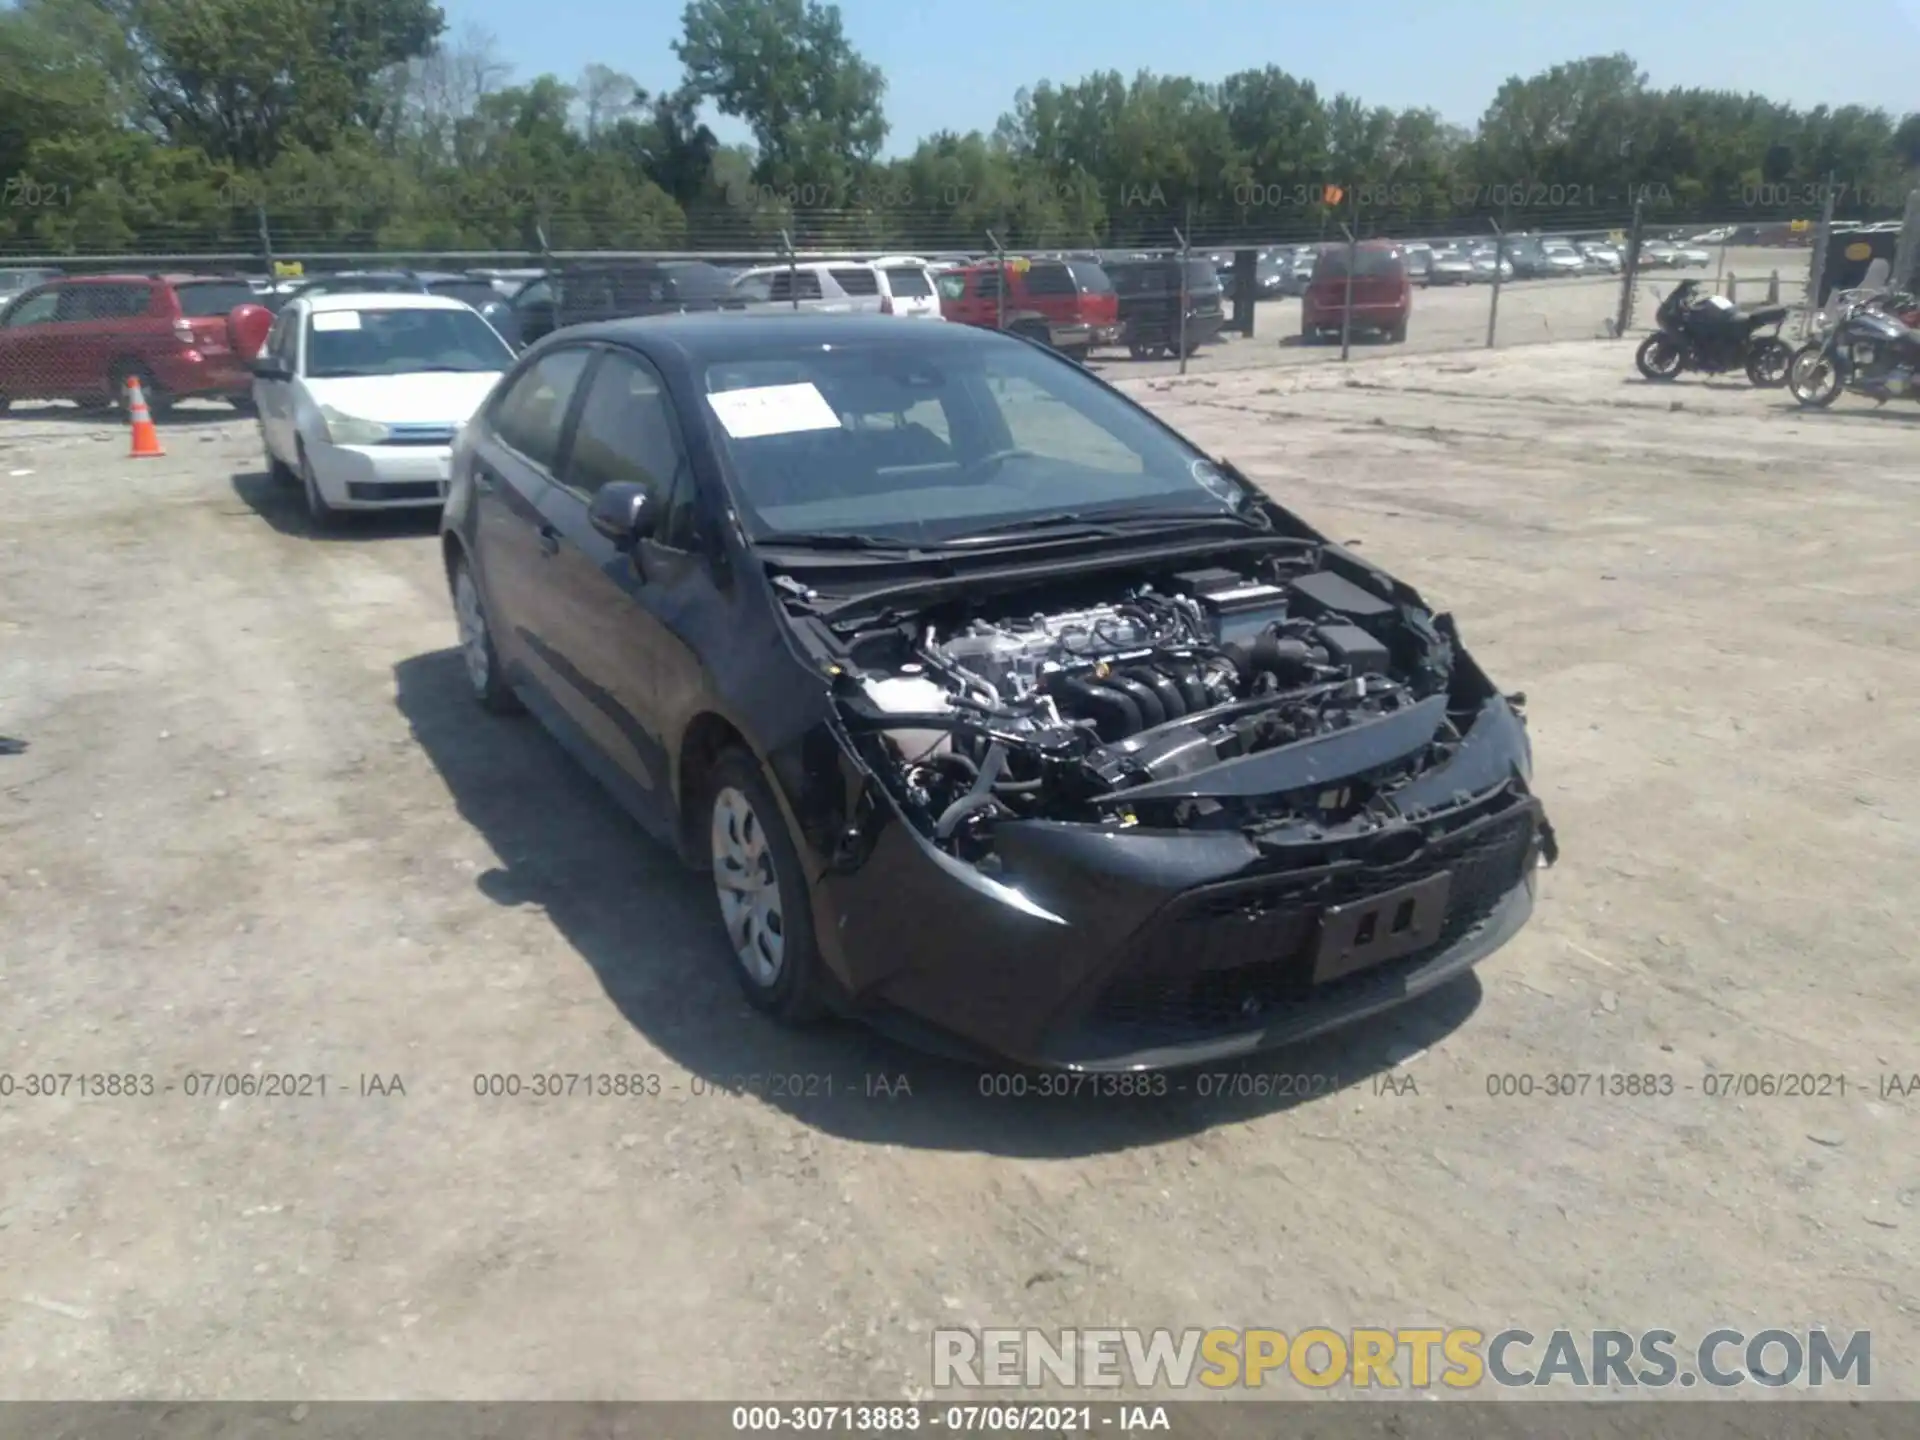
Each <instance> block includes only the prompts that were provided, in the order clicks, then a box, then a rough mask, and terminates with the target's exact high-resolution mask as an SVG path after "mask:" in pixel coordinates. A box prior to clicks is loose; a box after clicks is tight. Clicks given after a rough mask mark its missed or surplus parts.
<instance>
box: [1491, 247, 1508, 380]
mask: <svg viewBox="0 0 1920 1440" xmlns="http://www.w3.org/2000/svg"><path fill="white" fill-rule="evenodd" d="M1487 223H1488V224H1489V225H1491V226H1493V235H1494V240H1493V298H1492V300H1491V301H1490V302H1489V303H1488V305H1487V348H1488V349H1489V350H1491V349H1492V348H1493V337H1494V329H1495V326H1497V325H1498V324H1499V322H1500V267H1501V266H1502V265H1504V264H1506V263H1507V232H1506V228H1505V227H1504V226H1503V225H1501V223H1500V222H1499V221H1498V220H1489V221H1488V222H1487Z"/></svg>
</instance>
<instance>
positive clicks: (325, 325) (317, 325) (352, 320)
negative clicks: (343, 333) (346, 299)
mask: <svg viewBox="0 0 1920 1440" xmlns="http://www.w3.org/2000/svg"><path fill="white" fill-rule="evenodd" d="M313 328H314V329H315V330H358V329H359V328H360V312H359V311H358V310H322V311H321V312H320V313H319V314H317V315H315V316H314V317H313Z"/></svg>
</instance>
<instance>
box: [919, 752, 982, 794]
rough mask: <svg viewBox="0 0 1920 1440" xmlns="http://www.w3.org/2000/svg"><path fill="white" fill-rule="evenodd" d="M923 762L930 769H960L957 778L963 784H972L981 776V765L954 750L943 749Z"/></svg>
mask: <svg viewBox="0 0 1920 1440" xmlns="http://www.w3.org/2000/svg"><path fill="white" fill-rule="evenodd" d="M921 763H922V764H923V765H925V766H926V767H927V769H929V770H956V771H958V772H959V774H958V776H957V777H955V778H957V779H958V780H959V781H960V783H961V784H962V785H968V786H971V785H972V784H973V782H974V781H976V780H978V779H979V778H980V767H979V766H978V765H976V764H974V763H973V761H971V760H969V759H968V758H967V757H966V756H964V755H961V754H958V753H957V752H955V751H952V750H947V751H943V752H941V753H940V754H938V755H935V756H933V757H932V758H931V759H928V760H923V761H922V762H921Z"/></svg>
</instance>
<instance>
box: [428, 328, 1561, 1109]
mask: <svg viewBox="0 0 1920 1440" xmlns="http://www.w3.org/2000/svg"><path fill="white" fill-rule="evenodd" d="M441 543H442V546H443V552H444V560H445V565H446V572H447V578H448V582H449V585H450V588H451V590H452V593H453V601H454V609H455V612H456V615H457V617H458V621H459V633H460V645H461V653H462V655H463V657H464V662H465V672H466V677H467V680H468V682H469V684H470V686H471V688H472V691H473V693H474V695H475V696H476V698H477V699H478V700H479V701H480V702H481V703H482V704H483V705H484V706H485V707H487V708H488V709H491V710H495V711H512V710H515V709H517V708H519V707H521V706H522V705H523V704H524V705H527V706H530V707H531V708H532V709H533V710H534V711H535V713H536V714H537V715H538V716H539V718H540V719H541V720H542V721H543V722H544V723H545V724H546V726H547V727H548V728H549V729H550V730H551V731H552V732H553V733H554V734H555V735H556V736H557V737H559V739H560V740H561V741H562V742H563V744H565V746H566V747H567V748H568V749H569V750H571V751H572V752H573V753H574V754H575V755H577V756H578V757H579V758H580V759H581V760H582V761H583V763H584V764H585V765H586V766H587V767H588V768H589V769H590V770H592V771H593V772H594V773H596V774H597V775H598V776H599V777H600V778H601V779H602V780H603V782H604V783H605V784H606V785H607V787H608V788H609V790H611V791H612V793H613V794H614V795H616V796H617V797H618V798H619V799H620V800H621V801H622V803H623V804H624V805H625V806H626V807H627V808H628V809H629V810H630V811H631V812H632V813H633V814H634V815H635V817H636V818H638V819H639V820H640V822H641V823H642V824H643V825H645V826H646V827H647V828H649V829H650V830H651V831H652V832H653V833H654V834H655V835H656V836H658V837H659V839H660V840H661V841H663V842H664V843H665V844H667V845H669V846H671V847H672V848H673V849H674V850H675V851H677V852H678V853H679V854H680V855H681V856H682V858H684V859H685V860H686V861H687V862H688V863H690V864H691V865H692V866H694V867H696V868H697V869H699V870H702V871H705V872H706V873H707V875H708V876H709V877H710V882H711V884H712V885H713V887H714V891H715V895H716V900H717V904H718V908H719V911H720V916H721V919H722V922H723V924H724V927H725V929H726V933H727V935H728V939H729V948H730V951H731V954H732V957H733V961H732V963H733V968H734V969H735V971H736V972H737V975H738V978H739V980H740V983H741V985H742V986H743V988H744V990H745V993H746V995H747V997H748V999H749V1000H750V1001H751V1002H752V1003H753V1004H754V1005H755V1006H757V1007H759V1008H760V1009H762V1010H764V1011H767V1012H769V1013H771V1014H773V1015H775V1016H777V1017H780V1018H783V1019H785V1020H789V1021H798V1020H802V1019H805V1018H807V1017H809V1016H812V1015H814V1014H817V1013H819V1012H820V1011H822V1010H823V1009H833V1010H837V1011H840V1012H843V1013H850V1014H857V1015H860V1016H863V1017H867V1018H869V1019H871V1020H872V1021H874V1022H875V1023H880V1024H883V1025H890V1026H892V1027H893V1028H895V1029H896V1030H898V1031H900V1032H903V1033H905V1034H906V1035H908V1036H911V1037H917V1038H918V1039H919V1040H921V1041H922V1042H923V1043H927V1044H929V1045H933V1046H937V1047H939V1048H946V1049H952V1050H957V1051H959V1052H960V1053H964V1054H971V1055H994V1056H1005V1057H1011V1058H1013V1059H1015V1060H1017V1061H1022V1062H1026V1063H1030V1064H1036V1065H1043V1066H1050V1067H1064V1068H1068V1069H1077V1070H1087V1071H1122V1070H1132V1069H1141V1068H1151V1067H1163V1066H1173V1065H1182V1064H1190V1063H1197V1062H1201V1061H1213V1060H1220V1059H1224V1058H1227V1057H1231V1056H1236V1055H1241V1054H1246V1053H1250V1052H1253V1051H1257V1050H1260V1049H1263V1048H1266V1047H1269V1046H1274V1045H1279V1044H1284V1043H1287V1042H1290V1041H1293V1040H1296V1039H1300V1038H1303V1037H1305V1036H1308V1035H1312V1034H1315V1033H1318V1032H1320V1031H1323V1030H1326V1029H1330V1028H1332V1027H1334V1026H1337V1025H1340V1024H1343V1023H1346V1022H1348V1021H1352V1020H1355V1019H1357V1018H1359V1017H1361V1016H1364V1015H1368V1014H1372V1013H1374V1012H1376V1011H1380V1010H1383V1009H1386V1008H1388V1007H1390V1006H1393V1005H1396V1004H1398V1003H1400V1002H1403V1001H1406V1000H1408V999H1411V998H1412V997H1414V996H1416V995H1419V994H1421V993H1423V992H1425V991H1428V990H1430V989H1432V988H1433V987H1435V986H1437V985H1439V984H1441V983H1442V982H1443V981H1445V980H1447V979H1448V978H1450V977H1452V976H1455V975H1458V974H1460V973H1461V972H1463V971H1465V970H1466V969H1467V968H1468V967H1470V966H1472V965H1473V964H1474V963H1475V962H1476V961H1478V960H1480V959H1481V958H1482V957H1484V956H1485V955H1487V954H1489V953H1491V952H1492V951H1493V950H1495V949H1496V948H1498V947H1499V946H1500V945H1501V944H1503V943H1504V942H1505V941H1506V940H1507V939H1509V938H1510V937H1511V936H1512V935H1513V934H1514V933H1516V932H1517V931H1518V930H1519V928H1520V927H1521V925H1522V924H1523V923H1524V921H1525V920H1526V918H1527V916H1528V915H1529V913H1530V912H1531V910H1532V907H1533V902H1534V886H1535V879H1534V870H1535V868H1536V866H1537V865H1538V864H1539V863H1541V862H1542V861H1545V862H1547V863H1551V861H1552V860H1553V858H1554V856H1555V853H1556V851H1555V846H1554V841H1553V835H1552V831H1551V829H1550V828H1549V827H1548V825H1547V822H1546V819H1545V817H1544V815H1543V814H1542V811H1541V807H1540V803H1539V801H1538V800H1537V799H1536V798H1534V796H1533V794H1532V792H1531V771H1532V758H1531V750H1530V747H1529V744H1528V740H1527V734H1526V730H1525V728H1524V721H1523V719H1522V717H1521V714H1520V712H1519V710H1518V708H1517V706H1518V703H1519V702H1518V700H1517V699H1516V700H1514V701H1511V702H1510V701H1509V700H1507V699H1504V698H1502V696H1501V695H1500V693H1499V691H1498V690H1497V689H1496V688H1495V687H1494V685H1493V684H1492V682H1491V681H1490V680H1488V678H1487V676H1486V675H1485V674H1484V673H1483V672H1482V671H1481V669H1480V667H1479V666H1478V665H1477V664H1476V663H1475V662H1474V660H1473V659H1472V657H1471V656H1469V655H1468V653H1467V652H1466V650H1465V649H1464V648H1463V647H1462V645H1461V643H1460V638H1459V635H1458V634H1457V632H1456V631H1455V629H1454V626H1453V623H1452V621H1451V620H1450V619H1449V618H1448V617H1446V616H1445V615H1437V614H1435V613H1434V612H1433V611H1432V610H1430V609H1429V608H1428V607H1427V605H1426V604H1425V603H1424V602H1423V601H1422V600H1421V599H1420V597H1419V596H1418V595H1417V594H1415V592H1414V591H1413V590H1412V589H1410V588H1408V587H1407V586H1406V585H1404V584H1402V583H1400V582H1398V581H1395V580H1393V579H1391V578H1389V577H1388V576H1387V575H1386V574H1384V573H1383V572H1381V571H1380V570H1378V569H1376V568H1375V567H1373V566H1372V565H1371V564H1369V563H1368V562H1366V561H1365V560H1362V559H1360V558H1359V557H1358V556H1357V555H1354V554H1352V553H1351V552H1349V551H1347V550H1345V549H1342V548H1341V547H1340V546H1338V545H1335V544H1333V543H1332V542H1330V541H1329V540H1327V539H1326V537H1325V536H1323V535H1321V534H1319V533H1318V532H1317V531H1315V530H1314V529H1312V528H1311V527H1310V526H1308V525H1307V524H1306V523H1305V522H1304V521H1302V520H1301V519H1299V518H1298V517H1296V516H1295V515H1293V514H1292V513H1291V512H1289V511H1288V510H1286V509H1284V508H1282V507H1281V506H1280V505H1278V504H1277V503H1275V502H1273V501H1272V500H1269V499H1267V498H1266V497H1264V496H1263V495H1262V494H1261V493H1260V492H1259V491H1257V490H1256V489H1255V488H1254V487H1253V486H1252V484H1251V482H1249V481H1248V480H1247V479H1246V478H1245V477H1244V476H1242V475H1241V474H1240V473H1239V472H1238V471H1236V470H1234V469H1233V468H1232V466H1231V465H1229V464H1227V463H1226V462H1224V461H1216V460H1213V459H1210V458H1209V457H1208V456H1206V455H1205V454H1204V453H1203V452H1202V451H1200V450H1199V449H1198V448H1196V447H1195V446H1194V445H1193V444H1192V443H1191V442H1189V441H1187V440H1186V439H1185V438H1183V437H1182V436H1181V435H1179V434H1178V433H1177V432H1175V431H1173V430H1172V429H1170V428H1168V427H1167V426H1166V425H1164V424H1163V423H1162V422H1160V421H1159V420H1157V419H1156V418H1155V417H1154V416H1153V415H1151V414H1150V413H1149V412H1147V411H1146V410H1144V409H1142V408H1141V407H1140V406H1138V405H1136V404H1135V403H1134V402H1133V401H1132V400H1130V399H1128V398H1127V397H1126V396H1124V395H1123V394H1121V393H1120V392H1119V391H1117V390H1115V389H1113V388H1112V387H1110V386H1108V385H1107V384H1105V383H1104V382H1103V381H1101V380H1099V379H1098V378H1096V377H1095V376H1093V375H1092V374H1090V373H1089V372H1088V371H1087V370H1085V369H1084V368H1082V367H1081V366H1079V365H1077V364H1074V363H1073V362H1071V361H1069V360H1066V359H1064V358H1063V357H1061V356H1059V355H1056V354H1053V353H1051V352H1049V351H1047V350H1045V349H1044V348H1042V347H1040V346H1037V345H1033V344H1030V343H1027V342H1024V341H1022V340H1020V339H1018V338H1016V337H1012V336H1009V335H1005V334H1002V333H999V332H997V331H991V330H987V329H984V328H980V327H975V326H969V325H910V324H903V323H901V322H900V321H899V320H897V319H891V318H882V317H872V318H868V317H862V316H816V315H809V314H806V313H804V312H801V313H793V312H774V313H769V314H765V315H748V316H743V317H726V316H719V315H686V316H671V317H659V318H655V319H650V320H638V321H625V322H618V323H608V324H598V325H584V326H579V327H575V328H570V329H567V330H564V331H561V332H557V333H555V334H554V335H551V336H549V337H548V338H547V340H545V341H543V342H541V343H539V344H536V345H535V346H533V347H532V349H531V350H530V351H529V352H528V353H526V354H525V355H523V356H521V357H520V359H519V361H518V363H517V364H516V366H515V368H514V369H513V370H511V371H509V372H508V373H507V375H506V376H504V377H503V378H502V380H501V382H500V383H499V385H498V386H497V387H496V388H495V390H494V392H493V394H492V396H491V397H490V399H489V400H488V401H487V403H486V404H485V405H484V406H483V407H482V409H481V410H480V411H479V412H478V413H477V414H476V415H475V417H474V419H473V420H472V421H471V422H470V423H469V424H468V425H467V426H466V427H465V428H464V429H463V430H462V432H461V435H460V438H459V440H458V441H457V442H456V445H455V449H454V452H453V460H452V487H451V492H450V494H449V496H448V499H447V504H446V510H445V516H444V520H443V528H442V532H441Z"/></svg>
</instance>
